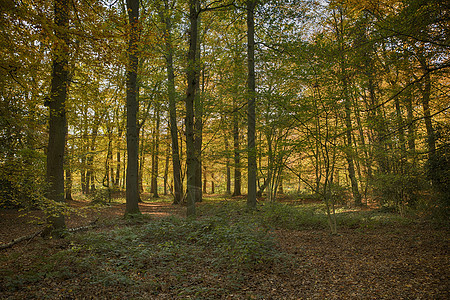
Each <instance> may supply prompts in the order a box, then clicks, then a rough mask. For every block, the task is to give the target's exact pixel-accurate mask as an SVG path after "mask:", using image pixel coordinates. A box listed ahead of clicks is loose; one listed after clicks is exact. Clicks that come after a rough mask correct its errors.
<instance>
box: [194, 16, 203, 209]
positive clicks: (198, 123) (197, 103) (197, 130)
mask: <svg viewBox="0 0 450 300" xmlns="http://www.w3.org/2000/svg"><path fill="white" fill-rule="evenodd" d="M200 24H201V18H200V15H198V16H197V28H198V29H197V32H200V27H201V25H200ZM197 36H198V38H197V51H196V54H195V55H196V57H195V61H196V64H195V67H196V68H197V70H196V74H195V75H196V76H197V79H196V80H195V81H196V82H197V86H196V88H197V90H196V91H195V99H194V147H195V157H196V159H195V164H196V170H195V176H196V178H195V186H196V188H195V192H196V193H197V195H195V201H196V202H202V199H203V195H202V171H203V170H202V143H203V99H202V94H203V92H204V90H205V73H204V71H202V72H201V70H200V65H199V64H200V54H201V53H200V44H201V41H200V34H198V35H197ZM200 74H202V75H203V76H202V79H203V80H202V91H201V92H200ZM205 193H206V191H205Z"/></svg>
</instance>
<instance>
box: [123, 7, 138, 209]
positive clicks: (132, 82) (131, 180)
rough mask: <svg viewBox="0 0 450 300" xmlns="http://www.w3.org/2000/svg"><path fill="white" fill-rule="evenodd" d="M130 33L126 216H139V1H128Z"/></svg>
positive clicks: (127, 75)
mask: <svg viewBox="0 0 450 300" xmlns="http://www.w3.org/2000/svg"><path fill="white" fill-rule="evenodd" d="M127 10H128V20H129V24H130V33H129V41H128V65H127V74H126V86H127V93H126V95H127V104H126V105H127V156H128V159H127V175H126V207H125V215H132V214H139V213H140V211H139V205H138V203H139V191H138V167H139V166H138V154H139V136H138V134H139V132H138V124H137V112H138V109H139V103H138V92H139V89H138V85H137V68H138V43H139V0H127Z"/></svg>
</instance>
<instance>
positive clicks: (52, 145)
mask: <svg viewBox="0 0 450 300" xmlns="http://www.w3.org/2000/svg"><path fill="white" fill-rule="evenodd" d="M54 12H55V20H54V22H55V36H56V38H57V40H58V42H55V44H54V45H53V49H52V55H53V57H52V65H53V67H52V79H51V94H50V101H49V103H48V107H49V139H48V147H47V183H48V189H47V192H46V197H47V198H48V199H50V200H52V201H55V202H59V203H61V202H64V148H65V144H66V133H67V119H66V108H65V103H66V100H67V92H68V87H69V70H68V67H69V57H68V49H69V40H68V39H69V37H68V32H67V30H68V28H69V1H68V0H55V1H54ZM47 224H48V226H47V228H46V230H45V231H44V232H43V235H47V236H48V235H51V236H54V237H60V236H61V235H62V231H63V230H64V229H65V227H66V224H65V220H64V215H63V214H62V212H61V211H58V210H57V211H56V214H54V213H51V214H49V215H48V216H47Z"/></svg>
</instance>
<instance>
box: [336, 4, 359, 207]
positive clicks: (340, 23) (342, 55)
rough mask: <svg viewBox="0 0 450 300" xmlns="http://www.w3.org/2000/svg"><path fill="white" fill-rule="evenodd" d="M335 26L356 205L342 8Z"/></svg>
mask: <svg viewBox="0 0 450 300" xmlns="http://www.w3.org/2000/svg"><path fill="white" fill-rule="evenodd" d="M335 22H336V24H335V26H336V37H337V42H338V46H339V60H340V61H339V64H340V69H341V70H340V73H341V74H340V77H341V78H340V81H341V84H342V88H343V90H342V93H343V98H344V99H343V100H344V107H345V127H346V131H345V135H346V139H345V141H346V150H345V156H346V160H347V170H348V176H349V177H350V183H351V186H352V193H353V201H354V203H355V205H356V206H360V205H362V202H361V194H360V193H359V188H358V180H357V178H356V172H355V164H354V161H353V156H354V154H353V152H354V151H353V140H352V132H353V126H352V120H351V112H352V110H351V99H350V94H349V91H348V85H349V82H348V73H347V66H346V57H345V52H344V51H345V49H344V41H343V39H344V20H343V12H342V9H341V8H340V9H339V16H338V17H335Z"/></svg>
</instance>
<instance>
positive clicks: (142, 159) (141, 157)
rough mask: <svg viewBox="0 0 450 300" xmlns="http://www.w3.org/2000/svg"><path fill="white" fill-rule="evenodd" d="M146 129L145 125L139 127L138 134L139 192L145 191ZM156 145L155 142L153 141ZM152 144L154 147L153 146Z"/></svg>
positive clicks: (140, 200)
mask: <svg viewBox="0 0 450 300" xmlns="http://www.w3.org/2000/svg"><path fill="white" fill-rule="evenodd" d="M144 134H145V130H144V128H143V127H139V128H138V136H139V135H140V136H141V137H140V138H139V171H138V187H139V188H138V190H139V193H143V192H144V165H145V152H144V149H145V147H146V140H145V136H144ZM153 146H154V143H153ZM153 146H152V147H153ZM139 202H142V199H141V197H139Z"/></svg>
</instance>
